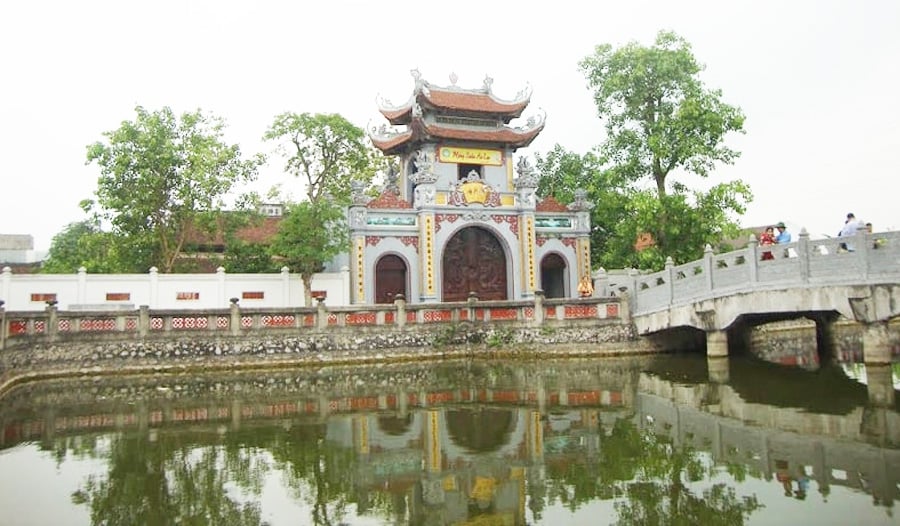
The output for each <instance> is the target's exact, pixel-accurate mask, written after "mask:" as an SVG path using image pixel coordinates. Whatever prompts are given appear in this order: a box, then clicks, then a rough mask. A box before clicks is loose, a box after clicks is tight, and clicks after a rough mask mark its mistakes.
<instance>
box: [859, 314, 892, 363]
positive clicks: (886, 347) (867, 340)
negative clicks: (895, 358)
mask: <svg viewBox="0 0 900 526" xmlns="http://www.w3.org/2000/svg"><path fill="white" fill-rule="evenodd" d="M862 347H863V361H864V362H865V363H866V364H867V365H868V364H890V363H891V345H890V338H889V335H888V330H887V325H886V324H885V323H883V322H876V323H867V324H865V326H864V327H863V335H862Z"/></svg>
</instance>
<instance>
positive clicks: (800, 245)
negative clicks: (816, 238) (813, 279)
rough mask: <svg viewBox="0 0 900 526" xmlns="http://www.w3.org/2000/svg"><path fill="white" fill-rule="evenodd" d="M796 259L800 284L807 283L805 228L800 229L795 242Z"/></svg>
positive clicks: (807, 236)
mask: <svg viewBox="0 0 900 526" xmlns="http://www.w3.org/2000/svg"><path fill="white" fill-rule="evenodd" d="M797 257H798V258H799V259H800V282H801V283H803V284H804V285H805V284H807V283H809V258H810V246H809V232H807V231H806V228H801V229H800V238H799V239H798V240H797Z"/></svg>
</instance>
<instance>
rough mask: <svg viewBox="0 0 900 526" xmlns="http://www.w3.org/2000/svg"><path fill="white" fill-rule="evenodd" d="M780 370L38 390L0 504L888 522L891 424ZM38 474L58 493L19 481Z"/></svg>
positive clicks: (364, 374) (270, 520)
mask: <svg viewBox="0 0 900 526" xmlns="http://www.w3.org/2000/svg"><path fill="white" fill-rule="evenodd" d="M772 367H774V366H771V365H770V364H761V363H759V362H753V361H736V360H733V359H732V360H731V361H730V363H727V362H726V363H725V364H723V363H721V362H715V363H713V364H707V362H706V360H705V359H703V358H702V357H700V358H695V357H687V356H667V357H652V358H641V359H629V360H625V359H622V360H619V359H604V360H570V361H558V362H557V361H544V362H541V363H519V362H513V363H503V362H479V361H474V362H457V363H441V364H422V365H392V366H379V367H372V368H326V369H321V370H312V369H303V370H296V371H287V372H273V373H265V374H263V373H253V374H251V373H235V374H232V375H229V376H227V377H212V376H153V377H139V378H135V377H128V378H122V379H103V380H102V381H101V380H96V381H94V380H83V381H58V382H45V383H35V384H28V385H25V386H22V387H20V388H18V389H16V390H15V391H12V392H10V393H8V394H7V395H6V396H5V397H4V398H3V399H2V400H0V473H3V475H0V507H2V509H4V510H13V512H12V513H13V515H6V513H5V515H6V516H16V517H29V516H30V515H29V514H30V513H31V514H34V513H37V512H36V511H33V510H31V508H30V505H31V504H30V503H29V502H28V501H23V500H21V499H18V500H16V499H12V498H10V496H11V495H15V494H17V489H18V488H19V487H21V486H22V485H26V486H27V485H29V484H35V487H34V488H30V489H29V492H28V493H29V494H34V495H35V497H34V498H35V500H34V502H38V500H37V499H42V500H41V501H42V502H44V501H47V500H48V499H49V496H50V495H55V494H60V493H61V492H63V493H64V494H65V495H67V498H64V499H57V501H53V502H52V505H46V506H45V509H44V510H43V511H45V512H47V511H48V510H56V513H57V517H56V522H62V523H65V522H66V518H67V517H69V518H71V517H74V516H77V514H78V513H86V514H87V516H89V517H90V519H89V520H90V521H91V522H92V523H93V524H160V525H162V524H225V525H231V524H234V525H243V524H273V525H275V524H298V523H299V524H357V523H367V524H371V523H372V522H373V521H374V522H375V523H384V524H422V525H425V524H429V525H430V524H463V523H465V524H580V523H584V524H679V523H681V524H769V523H779V522H780V523H783V522H796V523H801V522H802V523H812V522H817V521H818V522H820V523H828V524H832V523H841V522H843V521H842V518H843V517H845V516H846V520H847V521H851V520H852V521H854V522H858V523H866V524H870V523H871V524H878V523H885V524H890V523H893V521H895V518H894V516H893V506H894V502H895V501H896V500H897V499H898V498H900V495H898V483H900V413H898V411H897V408H896V406H895V405H893V404H890V405H884V404H873V403H872V398H871V396H868V395H867V393H866V387H865V386H863V385H861V384H860V383H858V382H857V381H855V380H854V379H851V378H848V377H847V376H846V375H844V374H842V373H841V369H840V367H823V368H820V369H819V370H817V371H805V370H796V369H791V370H786V369H784V368H781V369H778V368H775V369H773V368H772ZM888 378H890V375H888ZM888 383H889V381H888ZM776 384H777V385H776ZM766 386H768V388H767V387H766ZM882 390H883V386H882ZM827 393H831V394H832V395H833V396H827V395H826V394H827ZM823 399H824V400H823ZM35 452H37V453H38V454H39V457H40V460H34V459H32V458H31V456H32V455H34V454H35ZM24 459H28V462H29V463H31V465H33V466H35V472H40V469H39V467H38V465H39V464H41V463H49V464H50V465H51V466H55V470H56V473H57V476H56V478H50V479H49V480H48V479H46V478H44V479H41V480H40V481H37V480H32V479H31V478H30V473H28V472H20V473H17V474H16V475H15V476H11V475H9V473H10V470H11V469H14V468H13V467H14V466H17V465H20V464H21V463H22V461H23V460H24ZM87 461H89V462H91V463H92V466H93V467H92V469H90V470H87V471H85V470H84V469H83V468H82V467H79V466H82V464H81V463H83V462H87ZM79 470H80V471H79ZM66 480H73V481H74V487H72V488H68V487H67V486H66V482H65V481H66ZM50 500H52V499H50ZM30 510H31V511H30ZM851 511H852V515H847V514H849V513H851ZM842 514H844V515H842ZM0 523H2V519H0Z"/></svg>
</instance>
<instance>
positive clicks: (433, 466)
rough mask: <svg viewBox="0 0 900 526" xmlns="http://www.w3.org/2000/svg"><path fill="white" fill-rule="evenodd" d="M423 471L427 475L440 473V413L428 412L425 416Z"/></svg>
mask: <svg viewBox="0 0 900 526" xmlns="http://www.w3.org/2000/svg"><path fill="white" fill-rule="evenodd" d="M425 457H426V458H425V469H426V470H427V471H428V472H429V473H440V472H441V465H442V460H443V458H442V456H441V413H440V411H428V412H427V413H426V414H425Z"/></svg>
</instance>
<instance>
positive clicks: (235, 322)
mask: <svg viewBox="0 0 900 526" xmlns="http://www.w3.org/2000/svg"><path fill="white" fill-rule="evenodd" d="M228 301H230V302H231V307H230V308H231V312H230V314H231V320H230V321H229V322H228V325H229V327H231V335H232V336H240V334H241V306H240V305H238V301H239V300H238V298H231V299H230V300H228Z"/></svg>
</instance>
